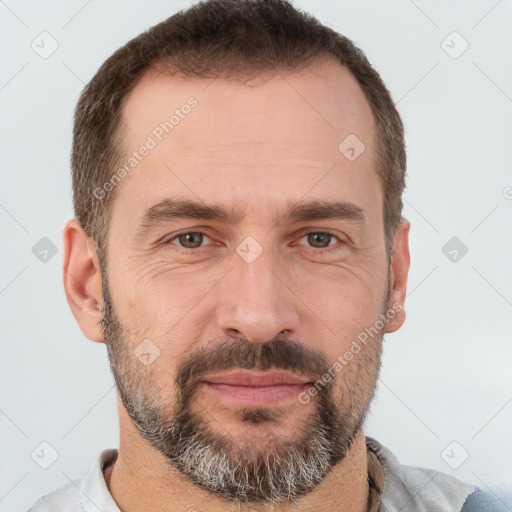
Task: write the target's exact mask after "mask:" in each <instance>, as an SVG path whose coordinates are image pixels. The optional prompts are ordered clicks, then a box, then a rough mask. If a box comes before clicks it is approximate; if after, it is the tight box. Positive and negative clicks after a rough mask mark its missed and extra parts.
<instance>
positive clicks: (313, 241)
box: [309, 233, 331, 247]
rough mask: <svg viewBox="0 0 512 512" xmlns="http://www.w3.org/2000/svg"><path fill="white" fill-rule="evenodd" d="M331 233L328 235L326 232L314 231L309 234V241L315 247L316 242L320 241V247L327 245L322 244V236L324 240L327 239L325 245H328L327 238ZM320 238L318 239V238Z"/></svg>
mask: <svg viewBox="0 0 512 512" xmlns="http://www.w3.org/2000/svg"><path fill="white" fill-rule="evenodd" d="M330 236H331V235H328V234H325V233H314V234H313V235H309V242H310V243H311V244H312V245H313V246H315V247H318V245H317V244H318V243H320V246H321V247H327V246H326V245H322V240H321V239H322V238H323V239H324V242H325V241H327V245H329V243H328V238H329V237H330ZM319 238H320V240H318V239H319Z"/></svg>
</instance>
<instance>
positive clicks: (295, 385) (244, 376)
mask: <svg viewBox="0 0 512 512" xmlns="http://www.w3.org/2000/svg"><path fill="white" fill-rule="evenodd" d="M203 383H204V384H205V386H206V388H207V389H208V390H209V391H210V392H211V393H213V394H214V395H215V396H217V397H218V398H220V399H221V400H223V401H227V402H229V403H231V404H233V405H239V406H240V405H243V406H244V407H250V406H254V407H265V406H272V405H277V404H280V403H282V402H284V401H286V400H297V397H298V395H299V393H301V392H302V391H304V389H307V388H308V387H309V386H310V385H311V382H310V381H309V380H308V379H307V378H304V377H300V376H297V375H294V374H292V373H290V372H286V371H268V372H254V371H248V370H237V371H233V372H229V373H224V374H218V375H212V376H208V377H206V378H205V379H204V380H203Z"/></svg>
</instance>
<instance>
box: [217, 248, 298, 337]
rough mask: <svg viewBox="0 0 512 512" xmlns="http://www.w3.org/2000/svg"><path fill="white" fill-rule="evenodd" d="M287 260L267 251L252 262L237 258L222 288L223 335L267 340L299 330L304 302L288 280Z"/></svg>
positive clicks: (219, 309)
mask: <svg viewBox="0 0 512 512" xmlns="http://www.w3.org/2000/svg"><path fill="white" fill-rule="evenodd" d="M283 263H284V262H281V264H279V262H278V261H277V258H274V257H273V256H272V255H269V254H266V253H265V252H264V253H263V254H261V255H260V256H259V257H258V258H257V259H256V260H255V261H253V262H252V263H247V262H246V261H244V260H243V259H242V258H238V257H235V259H234V263H233V269H232V270H231V271H230V272H229V273H228V275H227V276H226V278H225V279H224V280H223V282H222V286H221V287H219V290H218V292H219V293H220V296H218V297H217V300H218V306H217V315H216V318H217V327H218V328H219V329H220V330H221V331H222V335H223V336H225V337H235V338H245V339H247V340H249V341H252V342H254V343H264V342H267V341H270V340H271V339H272V338H274V336H276V335H279V334H287V335H288V336H290V335H293V334H294V333H295V332H296V331H297V328H298V323H299V311H298V309H297V307H298V305H299V304H300V301H299V300H298V299H297V297H296V296H295V295H294V294H293V292H292V290H291V289H290V283H289V282H288V283H287V282H286V281H287V278H286V274H287V273H286V272H284V271H283V269H284V266H283ZM288 281H289V279H288Z"/></svg>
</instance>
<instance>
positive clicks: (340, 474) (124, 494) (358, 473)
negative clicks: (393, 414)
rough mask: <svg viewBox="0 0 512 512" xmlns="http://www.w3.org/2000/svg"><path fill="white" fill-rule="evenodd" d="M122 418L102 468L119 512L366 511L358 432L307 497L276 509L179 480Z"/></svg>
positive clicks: (363, 461) (364, 465)
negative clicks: (115, 446) (115, 445)
mask: <svg viewBox="0 0 512 512" xmlns="http://www.w3.org/2000/svg"><path fill="white" fill-rule="evenodd" d="M124 414H125V415H126V412H125V411H124ZM120 415H122V413H121V411H120ZM122 420H125V421H121V425H122V426H123V427H125V428H121V437H120V445H119V455H118V458H117V460H116V462H115V464H113V465H111V466H109V467H108V468H107V469H106V470H105V480H106V482H107V486H108V488H109V491H110V493H111V494H112V497H113V498H114V501H115V502H116V503H117V505H118V507H119V508H120V509H121V510H122V511H123V512H136V511H138V510H151V511H152V512H171V511H176V510H183V511H191V512H192V511H194V510H196V511H198V510H208V512H235V511H236V512H249V511H251V512H256V511H257V512H267V511H272V512H292V511H299V510H300V511H303V512H304V511H307V512H313V511H324V510H340V511H341V510H342V511H343V512H366V511H367V506H368V493H369V487H368V477H367V475H368V468H367V453H366V444H365V440H364V435H363V432H362V430H360V431H359V432H358V433H357V435H356V436H355V438H354V441H353V443H352V446H351V448H350V450H349V452H348V454H347V456H346V457H345V458H344V459H343V460H342V461H341V462H340V463H338V464H337V465H336V466H335V467H334V469H333V470H332V471H331V472H330V473H329V475H328V476H327V477H326V478H325V480H324V481H323V482H322V483H321V484H320V485H319V486H318V487H317V488H316V489H315V490H314V491H312V492H311V493H309V494H308V495H306V496H303V497H302V498H300V499H299V500H297V501H290V502H286V503H282V504H277V505H276V504H274V505H271V504H268V505H261V504H244V503H232V504H229V503H227V502H225V501H224V500H222V499H219V498H216V497H214V496H212V495H211V494H210V493H207V492H206V491H203V490H202V489H201V488H199V487H197V486H196V485H195V484H193V483H191V482H189V481H188V480H186V479H185V478H183V477H182V476H181V474H180V473H179V471H178V470H177V469H175V468H174V467H172V466H171V465H170V464H169V463H168V462H167V460H166V459H165V457H164V455H162V454H161V453H160V452H159V451H157V450H155V449H154V448H153V447H152V446H150V445H149V443H147V442H146V441H145V440H144V439H142V438H141V437H140V435H139V433H138V431H137V430H136V428H135V426H134V425H133V424H132V423H131V421H130V420H129V418H128V417H127V415H126V417H125V418H122Z"/></svg>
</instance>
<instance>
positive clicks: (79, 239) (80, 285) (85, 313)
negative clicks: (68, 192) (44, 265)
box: [63, 219, 105, 343]
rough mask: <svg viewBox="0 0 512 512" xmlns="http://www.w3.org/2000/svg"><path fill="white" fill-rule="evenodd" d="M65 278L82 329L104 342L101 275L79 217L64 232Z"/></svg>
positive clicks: (68, 295)
mask: <svg viewBox="0 0 512 512" xmlns="http://www.w3.org/2000/svg"><path fill="white" fill-rule="evenodd" d="M63 252H64V261H63V280H64V289H65V292H66V299H67V301H68V304H69V307H70V308H71V311H72V313H73V316H74V317H75V319H76V321H77V322H78V325H79V326H80V329H81V330H82V332H83V333H84V335H85V336H87V338H89V339H90V340H92V341H95V342H98V343H103V342H104V341H105V339H104V336H103V329H102V326H101V323H100V320H101V316H102V313H101V312H100V310H99V309H98V305H100V306H102V305H103V296H102V287H101V274H100V270H99V263H98V257H97V254H96V250H95V248H94V244H93V242H92V240H91V239H90V238H89V236H88V235H87V234H86V233H85V231H84V230H83V229H82V226H81V225H80V223H79V222H78V220H77V219H72V220H70V221H68V222H67V224H66V225H65V227H64V231H63Z"/></svg>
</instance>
